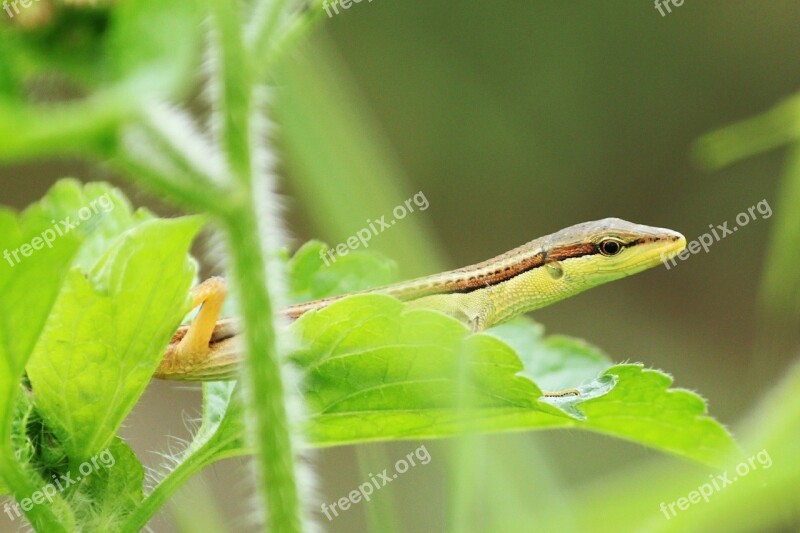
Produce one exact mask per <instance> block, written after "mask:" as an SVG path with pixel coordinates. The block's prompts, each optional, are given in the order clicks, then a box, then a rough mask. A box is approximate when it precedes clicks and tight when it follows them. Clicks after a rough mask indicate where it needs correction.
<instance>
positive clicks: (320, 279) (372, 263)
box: [288, 241, 396, 302]
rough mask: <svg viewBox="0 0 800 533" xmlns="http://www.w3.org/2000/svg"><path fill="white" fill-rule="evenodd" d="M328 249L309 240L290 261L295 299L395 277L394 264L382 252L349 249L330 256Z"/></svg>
mask: <svg viewBox="0 0 800 533" xmlns="http://www.w3.org/2000/svg"><path fill="white" fill-rule="evenodd" d="M327 251H328V247H327V246H326V245H325V244H324V243H321V242H319V241H309V242H307V243H305V244H304V245H303V246H301V247H300V249H299V250H297V252H296V253H295V254H294V256H293V257H292V258H291V260H290V261H289V268H288V270H289V288H290V291H291V296H292V299H293V300H294V301H296V302H306V301H309V300H316V299H317V298H325V297H327V296H335V295H337V294H344V293H348V292H355V291H359V290H363V289H370V288H373V287H380V286H381V285H386V284H389V283H391V282H392V281H394V280H395V272H396V264H395V262H394V261H392V260H391V259H388V258H386V257H384V256H383V255H380V254H376V253H367V252H362V251H350V253H348V254H347V255H344V256H339V255H337V254H333V256H331V255H329V254H327V253H326V252H327Z"/></svg>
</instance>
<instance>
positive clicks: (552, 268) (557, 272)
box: [544, 261, 564, 279]
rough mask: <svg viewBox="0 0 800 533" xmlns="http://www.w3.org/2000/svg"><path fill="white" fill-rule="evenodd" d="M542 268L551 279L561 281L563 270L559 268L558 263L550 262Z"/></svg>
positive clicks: (559, 264)
mask: <svg viewBox="0 0 800 533" xmlns="http://www.w3.org/2000/svg"><path fill="white" fill-rule="evenodd" d="M544 268H545V270H547V273H548V274H550V277H551V278H553V279H561V278H562V277H563V276H564V269H563V268H562V267H561V263H559V262H558V261H551V262H549V263H547V264H545V265H544Z"/></svg>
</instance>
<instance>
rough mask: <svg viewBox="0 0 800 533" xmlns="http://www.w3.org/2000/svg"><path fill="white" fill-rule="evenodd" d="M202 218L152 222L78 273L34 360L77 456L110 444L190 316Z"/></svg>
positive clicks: (54, 420)
mask: <svg viewBox="0 0 800 533" xmlns="http://www.w3.org/2000/svg"><path fill="white" fill-rule="evenodd" d="M200 225H201V221H200V219H198V218H196V217H186V218H178V219H169V220H148V221H144V222H142V223H141V224H140V225H138V226H136V227H134V228H133V229H131V230H129V231H128V232H126V233H125V234H123V235H122V236H121V237H120V238H118V239H117V240H116V242H115V243H114V245H113V246H112V248H111V249H110V250H108V252H107V253H106V254H105V255H104V256H103V257H102V258H101V259H100V261H98V263H97V265H95V267H94V269H93V270H92V272H91V274H90V276H89V277H88V278H87V277H85V276H84V275H83V274H82V273H81V272H80V271H79V270H73V271H72V272H70V275H69V276H68V278H67V282H66V284H65V286H64V288H63V289H62V291H61V293H60V295H59V297H58V300H57V301H56V304H55V306H54V308H53V313H52V315H51V317H50V320H49V321H48V323H47V326H46V327H45V331H44V332H43V334H42V338H41V341H40V342H39V343H38V345H37V347H36V350H35V353H34V356H33V357H32V358H31V361H30V363H29V364H28V367H27V369H28V375H29V377H30V380H31V384H32V386H33V390H34V391H35V395H36V405H37V408H38V409H39V410H40V412H41V415H42V418H43V419H44V420H45V421H46V422H47V424H48V425H49V426H50V427H51V428H52V429H53V431H54V432H55V433H56V434H57V435H58V436H59V437H60V439H61V441H62V442H63V444H64V446H65V447H66V449H67V451H68V455H69V456H70V457H71V458H72V459H73V460H84V459H85V458H86V457H88V456H89V455H91V454H92V453H94V452H95V451H96V450H99V449H102V448H103V447H104V446H106V445H107V444H108V443H109V442H110V440H111V438H112V437H113V435H114V434H115V432H116V431H117V429H118V428H119V426H120V424H121V423H122V421H123V420H124V418H125V416H126V415H127V414H128V412H129V411H130V409H131V408H132V407H133V405H134V404H135V403H136V401H137V400H138V398H139V396H140V395H141V394H142V392H143V391H144V388H145V387H146V386H147V384H148V383H149V381H150V379H151V377H152V375H153V371H154V370H155V368H156V367H157V366H158V363H159V361H160V359H161V357H162V356H163V351H164V348H165V347H166V345H167V343H168V341H169V339H170V337H171V335H172V333H173V332H174V330H175V328H176V327H177V326H178V325H179V324H180V322H181V319H182V317H183V316H184V314H185V313H186V311H187V305H188V302H187V294H188V291H189V288H190V285H191V282H192V280H193V277H194V275H195V264H194V262H193V261H191V260H190V259H189V258H188V257H187V253H188V250H189V246H190V245H191V242H192V239H193V238H194V236H195V234H196V233H197V231H198V230H199V228H200Z"/></svg>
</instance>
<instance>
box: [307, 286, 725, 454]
mask: <svg viewBox="0 0 800 533" xmlns="http://www.w3.org/2000/svg"><path fill="white" fill-rule="evenodd" d="M294 327H295V328H296V330H297V334H298V337H299V338H300V339H301V348H300V349H299V350H298V351H297V352H296V354H295V355H294V357H293V359H294V361H295V362H296V363H297V364H298V365H299V366H300V367H301V369H303V370H304V371H305V374H306V375H305V381H304V384H305V393H306V398H307V401H308V405H309V407H310V409H311V412H312V416H311V423H310V426H309V432H310V438H311V440H312V442H314V443H315V444H317V445H320V446H329V445H337V444H344V443H353V442H362V441H370V440H387V439H403V438H426V437H444V436H449V435H454V434H457V433H459V432H463V431H508V430H523V429H541V428H548V427H573V428H583V429H589V430H593V431H599V432H603V433H607V434H610V435H614V436H618V437H622V438H626V439H628V440H632V441H635V442H638V443H641V444H645V445H649V446H652V447H655V448H658V449H661V450H664V451H667V452H669V453H672V454H675V455H679V456H682V457H686V458H690V459H694V460H697V461H701V462H706V463H714V464H716V463H719V462H721V461H723V460H724V458H725V457H727V454H728V453H730V452H731V451H732V450H735V444H734V443H733V440H732V439H731V437H730V435H729V434H728V433H727V432H726V431H725V429H724V428H723V427H722V426H721V425H720V424H719V423H717V422H716V421H714V420H713V419H711V418H709V417H707V416H706V415H705V412H706V409H705V404H704V402H703V401H702V399H701V398H699V397H698V396H697V395H695V394H693V393H690V392H688V391H682V390H668V387H669V385H670V384H671V378H669V377H668V376H666V375H665V374H663V373H660V372H658V371H655V370H644V369H643V368H642V367H641V365H619V366H614V367H611V368H608V370H605V372H603V370H604V369H605V368H607V366H608V362H607V360H606V359H605V357H604V356H603V355H602V354H600V353H598V352H596V351H595V350H593V349H592V348H591V347H589V346H588V345H585V344H582V343H580V342H578V341H574V340H571V339H566V338H563V337H555V338H549V339H545V338H543V337H542V336H541V329H537V328H531V327H530V326H524V325H520V324H516V325H509V326H506V327H505V328H498V330H497V331H495V332H494V333H492V334H477V335H469V333H468V331H467V329H466V327H465V326H464V325H462V324H461V323H459V322H457V321H455V320H453V319H451V318H449V317H446V316H443V315H441V314H439V313H436V312H433V311H427V310H412V311H404V306H403V304H402V303H401V302H399V301H397V300H395V299H393V298H389V297H386V296H379V295H362V296H354V297H351V298H347V299H344V300H342V301H340V302H337V303H334V304H332V305H331V306H329V307H327V308H325V309H323V310H321V311H319V312H316V313H307V314H306V315H304V316H303V317H301V318H300V320H298V321H297V322H296V323H295V326H294ZM525 327H527V328H529V329H530V331H528V332H527V333H526V332H525V331H524V328H525ZM500 336H503V337H506V338H508V339H509V340H510V342H511V343H512V344H514V345H515V346H516V347H517V348H518V349H520V350H525V356H524V357H523V359H525V360H526V361H528V366H527V367H525V368H523V365H522V362H521V361H520V357H519V356H518V355H517V354H516V353H515V352H514V350H513V349H512V348H511V347H510V346H509V345H508V344H506V343H504V342H503V341H501V340H500V339H499V337H500ZM537 356H541V357H542V358H543V360H542V361H539V362H537V363H536V364H534V363H533V362H532V361H533V358H534V357H537ZM562 359H563V363H559V362H558V361H559V360H562ZM525 375H528V376H531V377H539V376H541V377H542V379H543V380H544V381H546V382H548V383H549V384H551V385H554V386H557V387H554V388H563V387H569V388H576V389H578V390H579V391H580V396H565V397H562V398H543V397H542V396H541V391H540V389H539V387H538V386H537V385H536V384H534V383H533V381H531V380H529V379H528V378H527V377H524V376H525ZM465 398H466V399H465ZM467 407H468V408H469V409H467Z"/></svg>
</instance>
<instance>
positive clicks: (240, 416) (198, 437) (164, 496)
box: [121, 381, 248, 531]
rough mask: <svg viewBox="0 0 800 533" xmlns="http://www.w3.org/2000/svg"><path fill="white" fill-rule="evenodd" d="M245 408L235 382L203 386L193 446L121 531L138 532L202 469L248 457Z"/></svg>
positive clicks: (187, 449) (189, 447)
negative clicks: (199, 419)
mask: <svg viewBox="0 0 800 533" xmlns="http://www.w3.org/2000/svg"><path fill="white" fill-rule="evenodd" d="M244 420H245V413H244V405H243V403H242V401H241V398H240V397H239V393H238V391H237V384H236V382H234V381H225V382H223V381H218V382H211V383H205V384H204V385H203V419H202V424H201V426H200V429H199V430H198V431H197V433H196V434H195V435H194V438H193V439H192V442H191V443H189V446H188V447H187V448H186V450H185V451H184V452H183V453H182V454H181V456H180V457H179V460H178V463H177V466H176V468H175V469H174V470H172V471H171V472H169V474H167V475H166V477H164V479H163V480H161V482H160V483H159V484H158V486H157V487H156V488H155V489H154V490H153V492H152V493H150V494H149V495H148V496H147V498H146V499H145V500H144V501H143V502H142V505H140V506H139V507H138V508H137V509H136V510H135V512H134V513H133V514H132V515H131V516H130V518H129V519H128V521H127V522H126V523H125V524H124V526H123V527H122V528H121V530H123V531H139V530H140V529H142V528H143V527H144V526H145V525H146V524H147V522H149V521H150V518H151V517H152V515H153V514H155V513H156V512H157V511H158V510H159V509H160V508H161V506H162V505H163V504H164V503H165V502H166V501H167V500H168V499H169V498H170V497H171V496H172V495H173V494H175V492H176V491H177V490H178V489H179V488H180V487H181V485H182V484H183V483H184V482H185V481H186V480H187V479H189V478H190V477H191V476H193V475H194V474H196V473H198V472H199V471H200V470H202V469H203V468H204V467H205V466H207V465H209V464H211V463H213V462H214V461H218V460H220V459H224V458H226V457H235V456H239V455H244V454H246V453H248V450H247V449H246V448H245V447H244V444H243V442H244V430H245V427H244Z"/></svg>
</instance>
